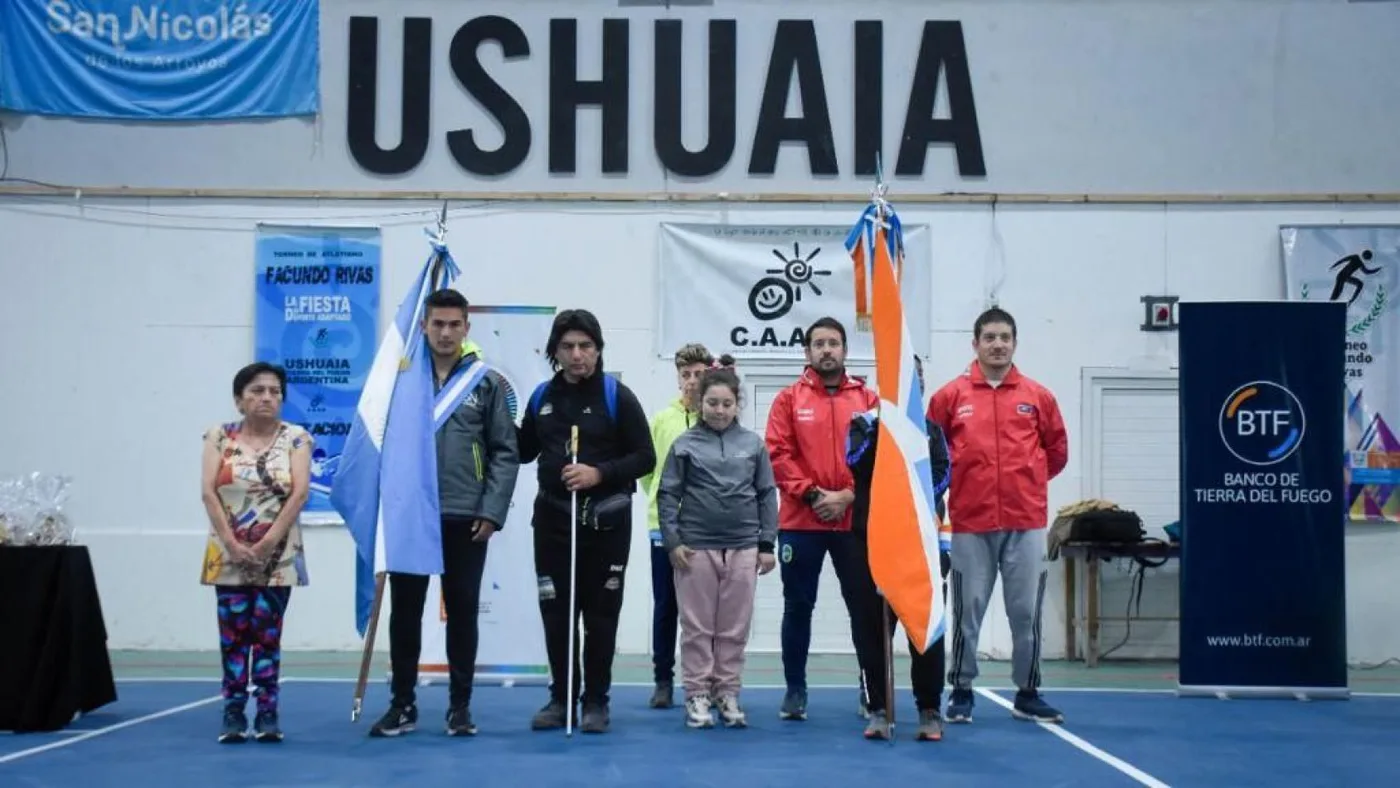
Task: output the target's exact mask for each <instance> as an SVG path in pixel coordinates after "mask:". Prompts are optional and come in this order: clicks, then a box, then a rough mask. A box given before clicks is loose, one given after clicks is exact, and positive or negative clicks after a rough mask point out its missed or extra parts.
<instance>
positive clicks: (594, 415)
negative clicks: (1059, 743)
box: [519, 309, 656, 733]
mask: <svg viewBox="0 0 1400 788" xmlns="http://www.w3.org/2000/svg"><path fill="white" fill-rule="evenodd" d="M602 350H603V332H602V329H601V328H600V327H599V325H598V319H597V318H596V317H594V316H593V315H592V314H591V313H589V312H587V311H585V310H582V309H570V310H566V311H564V312H561V313H560V314H559V316H558V317H556V318H555V320H554V326H553V328H552V329H551V330H550V334H549V341H548V342H547V343H546V345H545V352H546V353H547V354H548V355H549V359H550V363H551V365H552V366H553V367H554V368H555V369H556V370H558V371H557V372H556V373H555V375H554V377H553V378H551V379H550V380H548V381H546V382H545V383H544V384H542V386H541V387H540V388H539V389H537V390H536V391H535V393H534V394H532V395H531V398H530V401H529V403H528V404H527V406H526V408H525V416H524V418H523V419H522V420H521V424H520V430H519V445H520V461H521V462H522V463H528V462H530V461H532V460H538V466H537V467H538V474H539V493H538V494H537V495H536V497H535V503H534V519H533V525H534V531H535V574H536V575H537V581H538V583H539V598H540V617H541V619H542V621H543V624H544V638H545V650H546V651H547V652H548V654H549V671H550V674H551V678H552V679H553V681H552V682H551V684H550V688H549V694H550V699H549V703H548V704H546V705H545V706H544V708H542V709H540V710H539V712H538V713H536V714H535V717H534V719H533V720H531V727H532V728H534V729H535V730H549V729H554V728H562V727H564V722H565V719H564V717H565V710H566V708H567V706H566V705H565V704H566V703H578V702H579V701H580V700H581V701H582V705H583V715H582V719H581V721H580V723H579V730H581V731H583V732H584V733H602V732H604V731H606V730H607V729H608V725H609V721H610V715H609V711H608V700H609V698H608V691H609V689H610V688H611V685H612V664H613V656H614V654H615V652H616V647H617V624H618V617H619V616H620V614H621V612H622V588H623V577H624V575H625V574H626V571H627V559H628V554H629V552H630V550H631V546H632V498H631V496H632V493H634V492H635V491H636V489H637V484H636V483H637V480H638V479H640V478H641V477H643V476H645V475H646V474H647V473H649V472H651V471H652V470H653V469H654V468H655V467H656V451H655V449H654V448H653V447H652V442H651V428H650V426H649V424H648V422H647V414H646V411H645V410H643V409H642V405H641V403H640V402H638V401H637V397H636V395H635V394H633V393H632V391H631V390H630V389H628V388H627V387H626V386H624V385H622V383H621V382H620V381H618V380H617V379H616V378H610V377H609V376H607V375H606V374H605V373H604V372H603V365H602V356H601V354H602ZM574 426H577V427H578V437H579V444H578V464H573V460H572V457H571V456H570V453H569V435H570V428H571V427H574ZM575 492H577V494H578V518H577V520H576V521H575V522H574V523H572V524H571V523H570V522H569V511H570V497H571V495H572V494H573V493H575ZM571 526H572V528H571ZM571 530H572V531H573V533H574V535H575V536H576V538H577V539H578V547H577V549H578V563H577V567H576V570H575V571H576V573H577V583H578V605H577V608H575V607H574V606H573V604H572V600H571V599H570V598H569V558H570V548H569V539H570V531H571ZM580 614H581V615H582V618H583V629H584V633H585V635H586V639H584V640H583V671H582V673H580V672H579V671H578V669H577V667H578V654H577V649H578V646H577V645H575V653H574V654H572V655H570V654H568V649H569V629H570V627H574V628H575V632H577V622H578V616H579V615H580ZM571 619H572V620H571ZM577 642H578V639H577V636H576V638H575V643H577ZM570 659H573V661H574V665H575V670H574V676H575V679H574V685H573V687H569V688H566V684H567V683H568V681H567V676H568V665H569V660H570ZM580 679H581V681H580ZM580 685H582V692H580V691H579V687H580Z"/></svg>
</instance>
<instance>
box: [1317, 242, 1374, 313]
mask: <svg viewBox="0 0 1400 788" xmlns="http://www.w3.org/2000/svg"><path fill="white" fill-rule="evenodd" d="M1371 257H1372V254H1371V250H1370V249H1366V250H1364V251H1362V252H1361V254H1359V255H1356V254H1353V255H1347V256H1346V257H1343V258H1342V259H1340V260H1338V261H1337V262H1335V263H1333V264H1332V265H1330V266H1328V267H1329V268H1336V267H1337V266H1339V265H1343V264H1345V267H1344V268H1342V270H1340V271H1338V272H1337V281H1336V284H1334V285H1333V286H1332V297H1331V298H1329V299H1328V300H1329V301H1336V300H1337V299H1338V298H1340V297H1341V295H1342V288H1343V287H1345V286H1346V285H1351V286H1352V288H1353V289H1352V293H1351V298H1349V299H1347V306H1351V305H1352V303H1353V302H1355V301H1356V299H1358V298H1360V297H1361V291H1362V290H1364V289H1366V284H1365V283H1364V282H1362V281H1361V278H1360V277H1358V276H1357V275H1356V272H1357V271H1362V272H1363V273H1366V274H1378V273H1380V272H1381V269H1379V268H1367V267H1366V262H1367V261H1369V260H1370V259H1371Z"/></svg>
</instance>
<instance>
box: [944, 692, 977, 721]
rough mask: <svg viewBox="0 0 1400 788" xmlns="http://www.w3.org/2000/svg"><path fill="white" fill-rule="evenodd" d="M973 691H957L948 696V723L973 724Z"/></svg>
mask: <svg viewBox="0 0 1400 788" xmlns="http://www.w3.org/2000/svg"><path fill="white" fill-rule="evenodd" d="M972 701H973V696H972V690H970V689H955V690H953V691H952V692H951V693H949V695H948V711H947V720H948V722H972Z"/></svg>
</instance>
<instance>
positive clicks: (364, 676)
mask: <svg viewBox="0 0 1400 788" xmlns="http://www.w3.org/2000/svg"><path fill="white" fill-rule="evenodd" d="M385 577H386V573H384V572H376V573H375V575H374V604H373V605H372V606H371V607H370V612H369V629H366V630H365V650H364V654H362V655H361V656H360V677H359V679H358V680H357V681H356V682H355V704H354V706H353V707H352V708H351V709H350V721H351V722H359V720H360V709H361V708H362V707H363V706H364V701H365V685H367V684H368V683H369V665H370V661H371V660H372V659H373V658H374V636H375V634H376V633H377V632H378V631H379V608H380V606H381V605H382V604H383V603H384V580H385Z"/></svg>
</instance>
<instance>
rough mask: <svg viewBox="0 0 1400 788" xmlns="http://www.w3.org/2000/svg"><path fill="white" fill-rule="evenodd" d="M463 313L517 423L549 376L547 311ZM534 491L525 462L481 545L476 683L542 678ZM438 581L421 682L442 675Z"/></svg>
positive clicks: (550, 318)
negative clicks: (501, 517)
mask: <svg viewBox="0 0 1400 788" xmlns="http://www.w3.org/2000/svg"><path fill="white" fill-rule="evenodd" d="M470 311H471V330H470V332H469V334H468V339H470V340H472V341H474V342H476V343H477V344H478V345H480V346H481V350H482V353H483V355H484V356H485V360H486V363H487V364H489V365H490V366H491V368H492V369H494V370H495V371H497V372H499V373H500V374H501V375H502V376H503V377H504V378H505V379H506V383H507V386H508V390H507V397H508V403H509V406H510V413H511V418H513V419H515V421H516V423H517V424H518V423H520V416H521V414H522V413H523V409H524V407H525V402H526V400H528V399H529V396H530V392H531V391H533V390H534V388H535V386H536V385H538V384H539V383H540V382H541V381H543V380H544V379H546V378H548V377H550V376H551V375H552V374H553V372H552V370H550V368H549V363H548V361H546V356H545V353H544V346H545V342H546V341H547V340H548V339H549V328H550V326H551V325H552V324H553V322H554V312H555V310H554V307H536V306H472V307H471V308H470ZM535 491H536V484H535V464H534V463H533V462H532V463H530V464H529V465H522V466H520V476H519V477H518V478H517V479H516V483H515V496H514V497H513V498H512V499H511V504H510V513H509V514H508V515H507V516H506V524H505V527H504V528H502V529H501V531H500V532H499V533H497V534H496V535H495V536H493V537H491V541H490V542H488V545H489V546H488V547H487V551H486V571H485V573H484V574H483V575H482V579H481V607H480V610H481V614H480V618H479V619H478V626H479V629H480V633H481V637H480V640H479V641H478V643H479V645H478V649H477V657H476V680H477V681H483V680H485V681H500V682H502V683H505V684H511V683H515V682H528V683H547V682H548V681H549V660H548V658H547V656H546V654H545V649H544V628H543V625H542V624H541V623H540V608H539V586H538V585H537V583H536V582H535V552H534V539H533V535H532V533H531V529H530V513H531V510H532V509H533V506H532V504H533V501H534V500H535ZM439 582H440V578H438V577H433V578H432V579H431V580H430V581H429V585H428V599H429V600H432V601H433V602H436V604H432V603H430V604H429V606H428V608H429V609H428V611H425V612H426V613H427V615H424V616H423V652H422V656H421V657H420V658H419V666H418V670H419V676H420V680H421V681H424V682H431V681H434V680H445V679H446V677H447V630H446V626H447V610H446V608H444V607H443V604H442V588H441V585H440V584H439Z"/></svg>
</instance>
